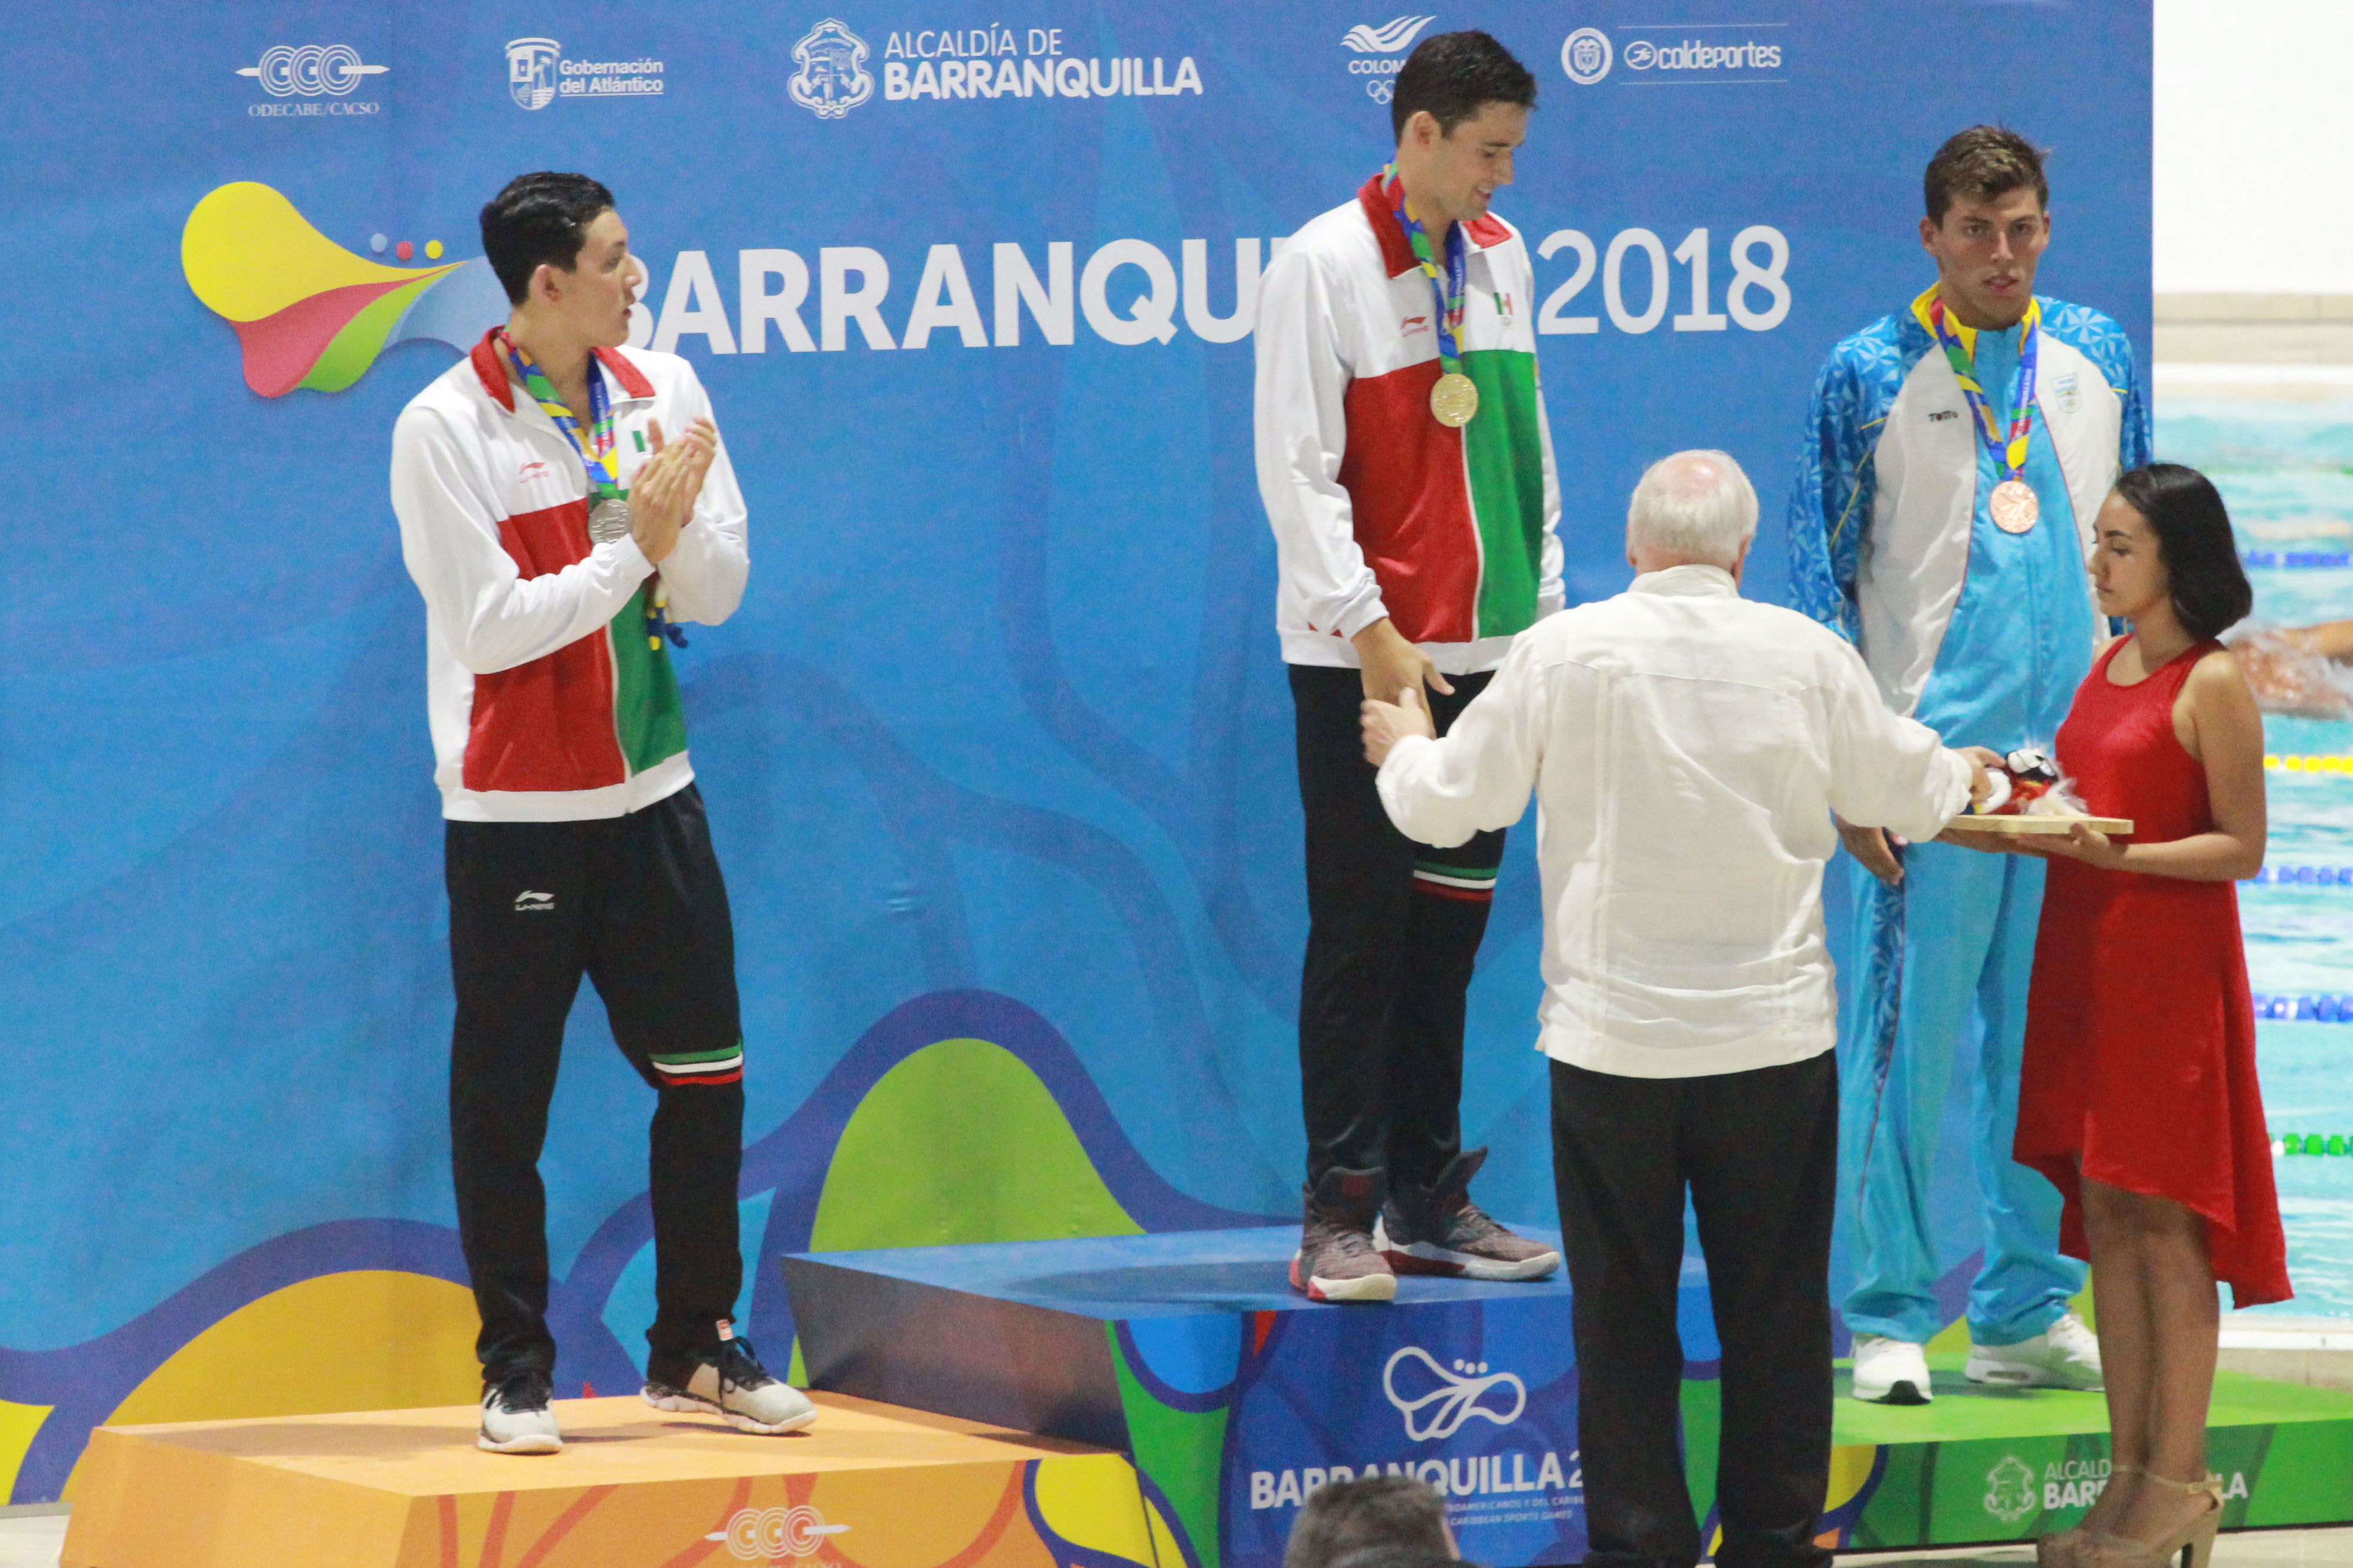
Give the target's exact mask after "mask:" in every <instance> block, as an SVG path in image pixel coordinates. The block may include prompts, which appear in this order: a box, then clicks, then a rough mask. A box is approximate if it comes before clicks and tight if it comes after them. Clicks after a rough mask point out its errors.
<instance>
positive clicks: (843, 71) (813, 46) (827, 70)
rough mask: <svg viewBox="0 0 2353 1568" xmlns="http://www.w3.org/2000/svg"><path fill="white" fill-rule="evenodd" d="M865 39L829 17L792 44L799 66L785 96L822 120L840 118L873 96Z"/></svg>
mask: <svg viewBox="0 0 2353 1568" xmlns="http://www.w3.org/2000/svg"><path fill="white" fill-rule="evenodd" d="M868 53H869V51H868V49H867V47H866V40H865V39H863V38H861V37H859V36H858V35H857V34H855V33H853V32H851V31H850V30H849V28H847V27H845V26H842V25H841V24H840V23H839V22H838V21H836V20H834V19H833V18H832V17H831V16H828V17H827V18H826V19H825V20H824V21H822V22H819V23H818V25H817V26H814V27H811V28H810V29H809V30H808V36H807V37H805V38H803V39H802V40H801V41H800V42H799V43H797V44H795V45H794V46H793V60H794V63H795V64H797V65H798V66H799V67H800V68H799V69H798V70H797V71H795V72H793V74H792V76H791V78H790V79H788V80H786V83H785V95H786V97H788V98H790V99H791V100H793V101H794V102H795V103H797V104H799V105H800V106H801V107H802V108H803V109H806V110H808V111H809V112H810V113H811V114H814V115H816V116H817V117H818V119H819V120H839V119H840V118H841V117H842V116H843V115H845V114H848V113H849V111H850V110H853V109H855V108H857V107H858V106H859V105H860V104H861V103H863V102H865V101H866V100H868V99H870V98H871V97H873V96H874V78H873V77H872V76H871V75H870V74H869V73H868V71H867V69H866V57H867V54H868Z"/></svg>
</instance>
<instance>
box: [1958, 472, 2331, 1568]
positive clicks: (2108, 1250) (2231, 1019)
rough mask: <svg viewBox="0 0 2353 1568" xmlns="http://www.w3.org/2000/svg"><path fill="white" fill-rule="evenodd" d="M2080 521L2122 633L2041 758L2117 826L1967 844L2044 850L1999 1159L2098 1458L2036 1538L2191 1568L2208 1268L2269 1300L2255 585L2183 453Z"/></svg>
mask: <svg viewBox="0 0 2353 1568" xmlns="http://www.w3.org/2000/svg"><path fill="white" fill-rule="evenodd" d="M2096 533H2097V540H2096V543H2095V546H2094V553H2093V557H2092V562H2091V572H2092V578H2093V582H2094V585H2095V587H2096V589H2097V592H2098V596H2099V606H2100V611H2101V613H2102V614H2103V615H2107V616H2118V617H2121V618H2122V619H2124V620H2126V621H2129V622H2130V623H2131V624H2132V628H2133V629H2132V633H2131V635H2130V636H2128V637H2118V638H2116V640H2115V641H2114V642H2111V643H2110V644H2109V645H2108V646H2107V647H2105V649H2103V650H2102V652H2101V654H2100V656H2099V657H2098V658H2096V659H2094V661H2093V666H2092V673H2091V674H2090V675H2089V676H2088V677H2087V678H2085V679H2084V684H2083V685H2082V687H2081V688H2079V689H2077V691H2076V693H2075V702H2074V706H2073V709H2072V710H2070V711H2069V712H2068V715H2067V721H2066V723H2065V724H2064V725H2063V726H2062V727H2061V729H2060V731H2059V737H2058V752H2059V759H2058V760H2059V767H2060V771H2061V772H2062V773H2065V774H2067V775H2069V776H2071V777H2072V778H2073V780H2074V784H2075V788H2076V790H2077V791H2078V793H2080V794H2081V795H2082V796H2083V799H2084V805H2086V806H2087V807H2088V808H2089V809H2090V811H2091V813H2092V815H2094V816H2120V817H2129V818H2131V819H2132V822H2133V831H2132V833H2131V834H2130V835H2128V836H2118V837H2115V838H2110V837H2106V836H2105V835H2103V834H2099V833H2094V832H2092V831H2090V830H2089V829H2087V828H2084V827H2080V826H2079V827H2077V828H2075V829H2074V830H2073V833H2072V834H2071V835H2070V836H2069V837H2064V838H2042V839H2039V840H2022V841H2021V840H2017V839H2007V840H1996V839H1990V838H1989V837H1987V836H1983V835H1975V836H1970V837H1968V840H1967V842H1968V843H1969V844H1970V845H1971V847H1979V848H2000V849H2004V850H2007V851H2009V852H2011V853H2034V854H2042V855H2045V856H2047V857H2049V858H2051V861H2052V866H2051V875H2050V880H2049V883H2048V886H2047V889H2046V890H2045V892H2044V894H2043V900H2042V925H2041V927H2040V930H2039V932H2038V934H2037V937H2036V941H2035V946H2034V978H2033V982H2032V985H2031V992H2030V995H2029V1001H2028V1005H2027V1022H2026V1056H2025V1063H2024V1067H2023V1068H2022V1072H2021V1082H2020V1089H2019V1106H2018V1133H2017V1138H2016V1142H2015V1143H2014V1144H2013V1146H2012V1149H2011V1153H2012V1155H2013V1156H2014V1157H2015V1158H2016V1159H2017V1160H2018V1161H2019V1162H2020V1163H2023V1164H2027V1165H2031V1166H2032V1167H2033V1168H2034V1169H2036V1170H2038V1171H2040V1172H2042V1173H2043V1174H2044V1175H2046V1176H2048V1177H2050V1178H2051V1181H2052V1184H2054V1185H2055V1186H2057V1187H2058V1189H2059V1191H2060V1193H2061V1194H2062V1195H2063V1197H2064V1198H2065V1200H2066V1208H2065V1211H2064V1215H2063V1218H2062V1221H2061V1231H2060V1242H2061V1246H2062V1247H2063V1249H2064V1250H2065V1251H2067V1252H2068V1253H2070V1254H2072V1255H2073V1256H2074V1257H2077V1258H2089V1259H2090V1260H2091V1264H2092V1273H2093V1277H2094V1279H2095V1280H2096V1281H2097V1289H2098V1291H2099V1296H2098V1304H2099V1336H2100V1360H2101V1364H2102V1366H2103V1367H2104V1368H2105V1379H2106V1385H2107V1402H2108V1427H2109V1433H2110V1449H2111V1455H2112V1459H2113V1468H2112V1471H2111V1475H2110V1479H2109V1484H2108V1486H2107V1488H2106V1489H2105V1490H2104V1491H2103V1492H2102V1493H2101V1494H2100V1498H2099V1500H2098V1501H2097V1502H2096V1503H2095V1504H2094V1507H2093V1509H2092V1511H2091V1513H2090V1514H2089V1515H2088V1516H2086V1518H2085V1519H2084V1523H2083V1524H2082V1525H2081V1526H2079V1527H2078V1528H2076V1529H2075V1530H2072V1531H2065V1532H2063V1533H2062V1534H2059V1535H2055V1536H2046V1537H2045V1538H2044V1539H2043V1541H2042V1550H2041V1552H2039V1553H2038V1556H2039V1558H2040V1560H2041V1561H2042V1563H2044V1564H2045V1565H2046V1568H2048V1565H2050V1564H2052V1563H2059V1564H2080V1565H2082V1568H2126V1565H2127V1564H2130V1565H2134V1568H2139V1565H2142V1564H2148V1565H2151V1568H2154V1565H2156V1564H2159V1563H2165V1562H2167V1561H2168V1559H2170V1558H2171V1557H2172V1556H2173V1555H2174V1554H2176V1553H2178V1552H2179V1551H2180V1550H2181V1549H2182V1547H2184V1546H2185V1545H2187V1546H2190V1547H2191V1548H2192V1549H2193V1550H2192V1553H2191V1563H2190V1568H2205V1560H2206V1556H2207V1554H2208V1552H2210V1551H2211V1549H2212V1545H2213V1539H2214V1530H2215V1526H2216V1525H2217V1524H2218V1523H2219V1522H2220V1521H2221V1509H2222V1499H2221V1490H2220V1488H2219V1486H2218V1485H2217V1483H2216V1482H2215V1480H2214V1479H2213V1478H2211V1477H2210V1476H2209V1475H2208V1474H2207V1470H2206V1447H2205V1439H2206V1410H2207V1404H2208V1401H2209V1399H2210V1397H2211V1394H2212V1393H2213V1386H2214V1352H2215V1336H2216V1330H2217V1327H2218V1323H2217V1317H2218V1308H2217V1304H2216V1300H2215V1291H2214V1286H2215V1282H2216V1281H2217V1280H2227V1281H2228V1282H2229V1283H2230V1286H2231V1292H2232V1300H2233V1302H2234V1303H2235V1304H2236V1305H2238V1306H2240V1307H2249V1306H2254V1305H2257V1304H2259V1303H2261V1302H2264V1301H2279V1300H2285V1299H2286V1298H2287V1295H2288V1281H2287V1265H2286V1244H2285V1242H2284V1238H2283V1237H2282V1236H2281V1233H2280V1222H2279V1203H2278V1199H2277V1197H2276V1195H2275V1194H2274V1190H2273V1185H2272V1152H2271V1137H2270V1134H2269V1132H2268V1131H2266V1129H2265V1127H2264V1125H2263V1101H2262V1099H2261V1097H2260V1095H2259V1094H2258V1093H2257V1090H2256V1087H2255V1021H2254V1009H2253V1003H2252V1001H2251V999H2250V997H2249V996H2248V993H2247V964H2246V952H2245V949H2244V948H2243V947H2242V945H2241V940H2240V934H2239V903H2238V889H2237V888H2236V887H2235V886H2234V884H2235V883H2237V882H2238V881H2240V880H2242V879H2245V878H2248V877H2252V876H2253V875H2254V874H2255V872H2256V871H2257V870H2258V869H2259V868H2261V867H2262V865H2263V836H2264V830H2265V821H2264V806H2263V719H2262V715H2261V714H2260V713H2259V712H2258V711H2257V710H2256V707H2255V700H2254V696H2253V692H2251V691H2250V690H2249V689H2248V688H2247V683H2246V680H2245V679H2244V678H2243V677H2242V675H2241V673H2240V671H2239V668H2238V666H2237V664H2236V662H2235V661H2234V660H2233V658H2232V655H2231V654H2230V653H2228V652H2227V651H2225V650H2224V649H2223V647H2222V646H2221V644H2220V643H2218V642H2216V641H2215V640H2214V638H2215V637H2216V635H2217V634H2218V633H2220V632H2221V631H2222V630H2223V629H2224V628H2225V627H2227V626H2230V625H2232V623H2233V622H2235V621H2237V620H2239V619H2241V618H2242V617H2243V616H2245V615H2246V613H2247V611H2248V610H2249V608H2250V607H2252V605H2253V592H2252V590H2251V589H2250V588H2249V587H2248V585H2247V578H2246V574H2245V573H2244V572H2243V571H2242V570H2241V568H2240V565H2239V557H2238V549H2237V544H2236V542H2235V541H2234V540H2233V538H2232V533H2231V521H2230V518H2229V515H2228V514H2227V513H2226V512H2225V511H2224V510H2223V507H2222V498H2221V496H2220V495H2218V494H2216V493H2215V490H2214V487H2213V486H2212V485H2211V483H2209V482H2208V481H2207V479H2206V478H2205V476H2204V475H2202V474H2200V473H2198V472H2197V471H2196V470H2194V469H2190V468H2183V467H2181V466H2180V465H2179V464H2175V463H2158V464H2153V465H2151V466H2150V467H2148V468H2138V469H2135V470H2134V471H2133V472H2131V473H2128V474H2126V475H2125V476H2124V477H2123V478H2121V479H2118V480H2117V481H2116V489H2115V491H2114V492H2113V493H2111V494H2110V495H2109V497H2108V500H2107V503H2106V504H2105V506H2103V507H2102V508H2101V509H2100V514H2099V518H2098V521H2097V524H2096Z"/></svg>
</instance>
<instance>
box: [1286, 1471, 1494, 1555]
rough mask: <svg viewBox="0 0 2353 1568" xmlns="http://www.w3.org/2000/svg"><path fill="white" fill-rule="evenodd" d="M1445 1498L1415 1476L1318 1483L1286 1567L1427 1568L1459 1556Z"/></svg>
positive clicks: (1302, 1511) (1295, 1526)
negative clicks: (1447, 1514) (1322, 1485)
mask: <svg viewBox="0 0 2353 1568" xmlns="http://www.w3.org/2000/svg"><path fill="white" fill-rule="evenodd" d="M1455 1556H1456V1553H1455V1550H1454V1535H1453V1532H1452V1531H1450V1530H1448V1529H1447V1528H1446V1500H1445V1499H1443V1498H1441V1497H1440V1495H1439V1494H1438V1492H1437V1490H1436V1489H1433V1488H1432V1487H1431V1486H1430V1484H1429V1483H1428V1482H1426V1481H1419V1480H1416V1479H1414V1478H1413V1477H1411V1476H1366V1478H1365V1479H1363V1480H1360V1481H1335V1482H1333V1483H1332V1484H1331V1485H1329V1486H1324V1487H1319V1488H1317V1489H1315V1491H1314V1492H1313V1493H1312V1494H1310V1495H1309V1497H1308V1499H1307V1501H1306V1502H1305V1503H1304V1504H1303V1506H1302V1507H1301V1508H1300V1510H1299V1520H1298V1522H1297V1523H1295V1524H1293V1526H1292V1527H1291V1542H1290V1544H1289V1545H1288V1546H1286V1547H1284V1548H1283V1552H1282V1568H1426V1565H1429V1564H1444V1563H1451V1562H1453V1561H1454V1559H1455Z"/></svg>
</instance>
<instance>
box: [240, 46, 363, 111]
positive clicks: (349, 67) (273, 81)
mask: <svg viewBox="0 0 2353 1568" xmlns="http://www.w3.org/2000/svg"><path fill="white" fill-rule="evenodd" d="M390 69H391V67H390V66H372V65H365V64H363V63H362V62H361V60H360V52H359V51H358V50H357V49H355V48H353V47H351V46H350V45H349V44H304V45H301V47H296V46H294V45H291V44H279V45H276V46H274V47H270V48H267V49H264V50H262V51H261V63H260V64H259V65H256V66H239V67H237V75H239V76H249V77H256V78H259V79H260V82H261V90H262V91H264V92H266V93H268V94H269V96H270V97H272V98H288V97H295V96H300V97H302V98H318V97H320V96H322V94H323V95H326V96H329V97H333V98H341V97H343V95H344V94H345V93H348V92H350V91H351V90H352V89H353V88H355V87H357V86H359V84H360V82H361V80H362V79H364V78H366V77H372V76H382V75H383V74H384V73H385V72H386V71H388V70H390Z"/></svg>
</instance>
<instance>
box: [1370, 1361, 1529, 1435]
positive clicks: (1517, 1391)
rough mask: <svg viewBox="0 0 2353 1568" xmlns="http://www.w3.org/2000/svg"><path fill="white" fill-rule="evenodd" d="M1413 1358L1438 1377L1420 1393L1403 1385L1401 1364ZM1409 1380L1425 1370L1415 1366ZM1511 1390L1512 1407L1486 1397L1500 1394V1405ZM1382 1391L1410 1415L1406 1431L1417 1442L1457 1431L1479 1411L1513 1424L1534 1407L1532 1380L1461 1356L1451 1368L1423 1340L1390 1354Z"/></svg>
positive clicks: (1501, 1422)
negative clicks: (1408, 1391)
mask: <svg viewBox="0 0 2353 1568" xmlns="http://www.w3.org/2000/svg"><path fill="white" fill-rule="evenodd" d="M1407 1363H1420V1365H1421V1367H1422V1368H1423V1369H1424V1370H1426V1371H1427V1372H1428V1373H1429V1374H1430V1376H1431V1377H1433V1378H1435V1379H1437V1383H1436V1384H1435V1385H1434V1386H1431V1387H1430V1388H1429V1389H1427V1390H1426V1391H1425V1392H1423V1393H1420V1394H1405V1393H1402V1392H1400V1391H1399V1390H1398V1368H1399V1367H1400V1366H1404V1365H1406V1364H1407ZM1407 1378H1408V1381H1409V1382H1411V1383H1419V1382H1421V1381H1422V1379H1421V1377H1420V1375H1419V1373H1415V1372H1413V1371H1412V1370H1410V1368H1409V1370H1408V1372H1407ZM1505 1391H1508V1394H1509V1396H1510V1398H1511V1401H1512V1405H1511V1408H1510V1409H1508V1410H1504V1409H1500V1408H1495V1407H1494V1406H1493V1405H1488V1404H1484V1403H1482V1401H1483V1400H1485V1399H1486V1397H1487V1396H1488V1395H1489V1394H1496V1395H1497V1398H1496V1400H1495V1401H1494V1405H1501V1404H1502V1400H1503V1395H1504V1392H1505ZM1381 1392H1382V1393H1383V1394H1388V1400H1389V1403H1390V1404H1391V1405H1396V1406H1397V1408H1398V1415H1402V1416H1404V1417H1405V1435H1406V1436H1409V1437H1410V1438H1412V1439H1413V1440H1414V1441H1415V1442H1417V1443H1430V1442H1435V1441H1436V1440H1437V1439H1439V1438H1440V1437H1451V1436H1454V1434H1455V1433H1457V1432H1459V1431H1461V1429H1462V1424H1463V1423H1464V1422H1466V1421H1468V1420H1470V1419H1471V1417H1472V1416H1473V1415H1477V1416H1482V1417H1483V1418H1484V1419H1486V1420H1489V1421H1492V1422H1493V1423H1494V1424H1495V1425H1496V1426H1510V1425H1511V1424H1512V1423H1513V1422H1514V1421H1517V1420H1518V1419H1519V1418H1520V1412H1521V1411H1523V1410H1525V1409H1526V1408H1527V1407H1528V1388H1527V1384H1524V1383H1522V1382H1521V1381H1520V1380H1519V1378H1518V1377H1517V1376H1515V1375H1514V1374H1513V1373H1508V1372H1492V1373H1491V1372H1489V1371H1488V1370H1487V1363H1485V1362H1483V1361H1482V1362H1464V1361H1458V1362H1456V1363H1454V1368H1453V1370H1452V1371H1451V1372H1450V1371H1448V1370H1447V1369H1446V1368H1445V1367H1442V1366H1440V1365H1439V1364H1438V1362H1437V1359H1436V1358H1435V1357H1433V1356H1432V1355H1431V1354H1430V1352H1428V1351H1426V1350H1423V1349H1422V1348H1421V1347H1420V1346H1419V1345H1408V1346H1406V1347H1405V1348H1404V1349H1403V1350H1401V1351H1399V1352H1397V1353H1396V1354H1395V1355H1393V1356H1391V1357H1389V1362H1388V1365H1387V1366H1385V1367H1383V1368H1382V1369H1381Z"/></svg>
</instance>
